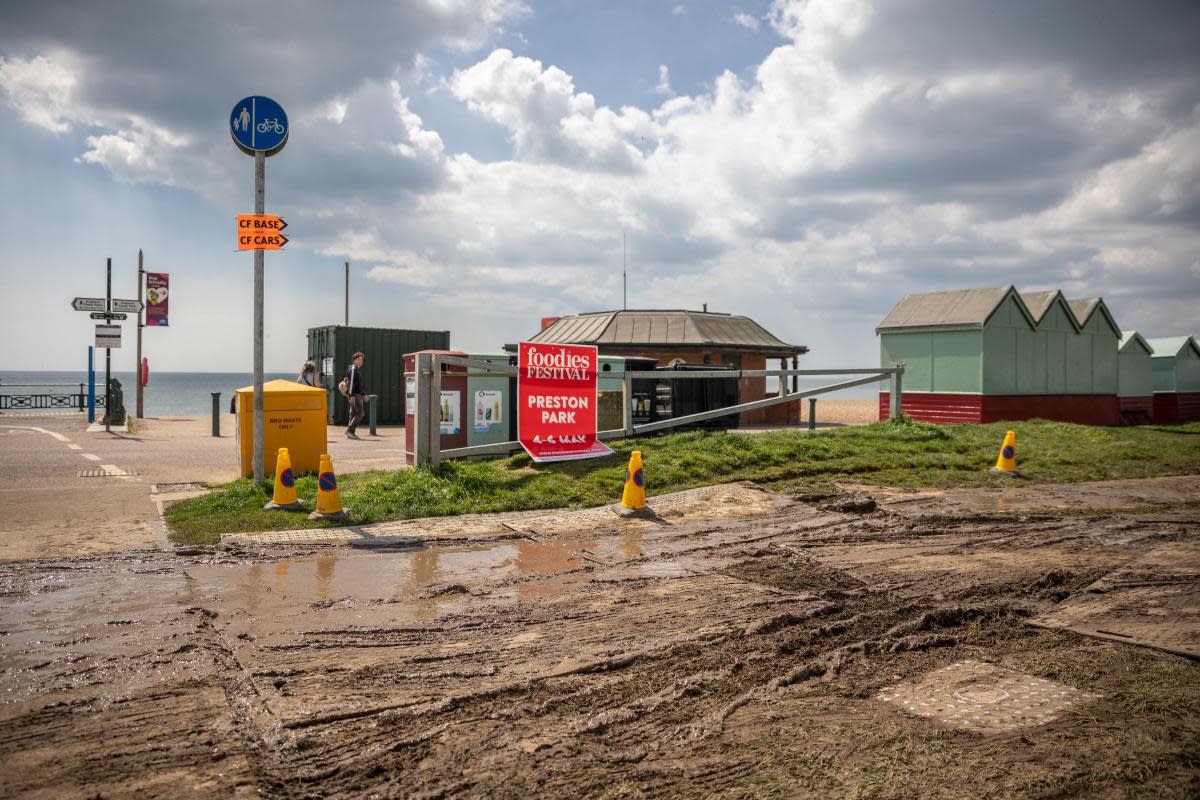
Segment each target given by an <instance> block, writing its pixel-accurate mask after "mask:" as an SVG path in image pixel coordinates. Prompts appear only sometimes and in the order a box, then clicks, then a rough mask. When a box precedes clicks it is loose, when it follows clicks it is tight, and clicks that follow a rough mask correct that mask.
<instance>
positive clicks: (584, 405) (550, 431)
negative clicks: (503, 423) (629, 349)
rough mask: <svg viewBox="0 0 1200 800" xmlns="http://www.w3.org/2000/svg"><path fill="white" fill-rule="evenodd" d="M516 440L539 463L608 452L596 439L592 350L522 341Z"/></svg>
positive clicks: (595, 362) (594, 352) (594, 353)
mask: <svg viewBox="0 0 1200 800" xmlns="http://www.w3.org/2000/svg"><path fill="white" fill-rule="evenodd" d="M518 354H519V357H518V362H517V364H518V366H517V369H518V372H517V407H518V410H517V439H518V440H519V441H520V442H521V446H522V447H524V448H525V452H527V453H529V455H530V457H531V458H532V459H533V460H534V461H537V462H539V463H544V462H548V461H570V460H574V459H580V458H595V457H597V456H606V455H610V454H611V453H612V449H611V448H609V447H608V446H607V445H605V444H603V443H602V442H600V441H599V440H597V438H596V420H597V412H596V399H597V395H596V389H597V385H596V371H597V365H598V363H599V357H598V354H597V350H596V348H595V347H593V346H588V345H572V344H545V343H541V342H521V343H520V345H519V347H518Z"/></svg>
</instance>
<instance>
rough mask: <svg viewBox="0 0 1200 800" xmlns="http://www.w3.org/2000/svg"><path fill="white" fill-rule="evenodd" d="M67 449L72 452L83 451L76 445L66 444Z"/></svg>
mask: <svg viewBox="0 0 1200 800" xmlns="http://www.w3.org/2000/svg"><path fill="white" fill-rule="evenodd" d="M67 447H69V448H71V449H72V450H82V449H83V448H82V447H80V446H79V445H77V444H68V445H67Z"/></svg>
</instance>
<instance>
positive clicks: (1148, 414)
mask: <svg viewBox="0 0 1200 800" xmlns="http://www.w3.org/2000/svg"><path fill="white" fill-rule="evenodd" d="M1117 402H1118V403H1119V404H1120V408H1121V424H1123V425H1146V424H1148V423H1150V422H1152V421H1153V420H1154V398H1153V397H1152V396H1150V395H1146V396H1145V397H1118V398H1117Z"/></svg>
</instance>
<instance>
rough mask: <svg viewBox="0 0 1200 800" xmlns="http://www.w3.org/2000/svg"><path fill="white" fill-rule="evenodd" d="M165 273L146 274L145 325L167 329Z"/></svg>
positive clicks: (168, 281)
mask: <svg viewBox="0 0 1200 800" xmlns="http://www.w3.org/2000/svg"><path fill="white" fill-rule="evenodd" d="M170 279H171V276H170V275H168V274H167V273H165V272H147V273H146V325H151V326H155V327H162V328H165V327H167V293H168V292H167V284H168V283H170Z"/></svg>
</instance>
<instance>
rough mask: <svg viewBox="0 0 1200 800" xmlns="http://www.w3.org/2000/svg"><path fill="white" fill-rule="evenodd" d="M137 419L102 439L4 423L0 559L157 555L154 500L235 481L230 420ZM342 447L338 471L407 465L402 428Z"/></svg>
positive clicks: (50, 417) (66, 425)
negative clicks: (132, 552)
mask: <svg viewBox="0 0 1200 800" xmlns="http://www.w3.org/2000/svg"><path fill="white" fill-rule="evenodd" d="M221 425H222V433H223V435H222V436H221V437H219V438H216V437H213V436H212V435H211V430H212V424H211V420H210V419H208V418H203V417H163V418H154V419H150V418H148V419H143V420H138V421H136V424H135V425H134V430H133V432H132V433H128V432H126V431H125V430H124V429H123V428H120V429H114V430H113V431H112V432H111V433H106V432H105V431H104V429H103V428H102V427H99V426H91V428H90V429H89V426H88V425H87V422H86V420H85V419H84V417H83V416H82V415H79V414H44V415H15V414H3V415H0V475H2V476H3V478H2V479H0V509H2V511H0V561H12V560H18V559H25V558H39V557H45V556H58V555H82V554H88V553H104V552H112V551H116V550H124V549H129V548H140V547H155V546H158V545H159V544H161V543H163V541H164V532H163V529H162V526H161V524H160V523H159V509H158V501H161V500H163V499H164V498H167V497H172V496H178V495H179V493H181V492H187V491H189V490H190V491H195V490H196V489H197V488H198V487H197V486H195V485H189V484H221V483H225V482H228V481H231V480H234V479H235V478H236V477H237V466H238V449H237V447H238V445H237V440H236V438H235V437H234V435H233V418H232V417H231V416H228V415H226V416H225V417H223V418H222V420H221ZM379 433H380V435H379V436H377V437H371V436H369V435H366V434H363V438H362V439H360V440H359V441H350V440H348V439H346V438H345V437H344V435H343V433H342V430H341V429H340V428H336V427H331V428H330V429H329V438H328V442H329V453H330V456H332V458H333V463H334V468H335V469H336V470H337V471H338V472H339V473H348V472H360V471H363V470H369V469H399V468H401V467H403V466H404V429H403V428H380V429H379Z"/></svg>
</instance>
